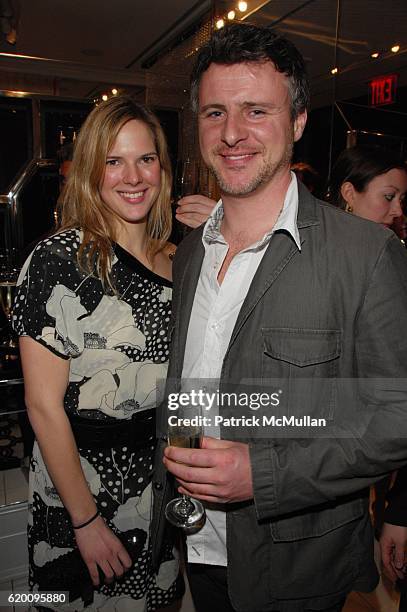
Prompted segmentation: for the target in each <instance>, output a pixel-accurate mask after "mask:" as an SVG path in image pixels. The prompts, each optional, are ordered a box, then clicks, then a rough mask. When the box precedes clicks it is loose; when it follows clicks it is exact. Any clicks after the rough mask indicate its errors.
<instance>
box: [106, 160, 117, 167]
mask: <svg viewBox="0 0 407 612" xmlns="http://www.w3.org/2000/svg"><path fill="white" fill-rule="evenodd" d="M118 163H119V160H118V159H107V160H106V166H117V164H118Z"/></svg>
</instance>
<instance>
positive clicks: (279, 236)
mask: <svg viewBox="0 0 407 612" xmlns="http://www.w3.org/2000/svg"><path fill="white" fill-rule="evenodd" d="M298 198H299V204H298V217H297V225H298V229H299V232H300V240H301V249H303V248H304V244H305V242H306V231H304V230H305V228H307V227H310V226H313V225H318V224H319V220H318V218H317V203H316V200H315V198H314V197H313V196H312V195H311V194H310V193H309V191H308V190H307V189H306V188H305V187H304V185H303V184H302V183H301V182H300V181H298ZM295 256H299V257H300V256H301V253H300V251H299V250H298V247H297V245H296V244H295V242H294V240H293V238H292V237H291V236H290V235H289V234H288V233H287V232H285V231H283V230H282V231H277V232H276V233H275V234H274V235H273V236H272V238H271V240H270V244H269V245H268V247H267V251H266V253H265V254H264V257H263V259H262V261H261V263H260V265H259V267H258V269H257V272H256V274H255V275H254V278H253V281H252V283H251V285H250V288H249V289H248V291H247V295H246V299H245V300H244V302H243V305H242V307H241V309H240V312H239V315H238V318H237V321H236V324H235V327H234V329H233V332H232V336H231V338H230V342H229V346H228V349H227V351H226V355H227V354H228V352H229V349H230V347H231V346H232V344H233V342H234V341H235V339H236V337H237V335H238V334H239V332H240V330H241V329H242V327H243V325H244V324H245V321H246V320H247V318H248V317H249V316H250V313H251V312H252V311H253V309H254V308H255V307H256V305H257V304H258V302H259V301H260V300H261V298H262V297H263V295H264V294H265V293H266V292H267V291H268V290H269V289H270V287H271V285H272V284H273V283H274V281H275V280H276V278H278V276H279V275H280V274H281V272H282V271H283V270H284V268H285V267H286V266H287V265H288V264H289V262H290V261H291V260H292V258H293V257H295ZM226 355H225V357H226Z"/></svg>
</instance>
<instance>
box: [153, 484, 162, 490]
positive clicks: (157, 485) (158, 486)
mask: <svg viewBox="0 0 407 612" xmlns="http://www.w3.org/2000/svg"><path fill="white" fill-rule="evenodd" d="M154 488H155V489H157V491H161V489H162V488H163V486H162V484H161V482H155V483H154Z"/></svg>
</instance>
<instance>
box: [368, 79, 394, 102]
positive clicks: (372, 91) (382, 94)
mask: <svg viewBox="0 0 407 612" xmlns="http://www.w3.org/2000/svg"><path fill="white" fill-rule="evenodd" d="M396 92H397V74H386V75H384V76H380V77H376V78H375V79H373V80H372V81H369V104H370V106H383V105H384V104H393V102H395V101H396Z"/></svg>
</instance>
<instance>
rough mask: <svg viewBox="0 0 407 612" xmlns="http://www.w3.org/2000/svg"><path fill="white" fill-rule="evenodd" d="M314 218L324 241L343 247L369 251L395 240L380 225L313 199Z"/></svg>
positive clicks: (389, 232)
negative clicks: (321, 231) (317, 222)
mask: <svg viewBox="0 0 407 612" xmlns="http://www.w3.org/2000/svg"><path fill="white" fill-rule="evenodd" d="M313 200H314V203H315V211H316V217H317V219H318V221H319V224H320V225H321V226H322V228H323V234H324V239H325V240H328V241H329V242H330V243H331V244H333V245H335V244H338V243H340V244H341V245H342V246H343V247H344V246H345V245H346V247H348V248H351V247H352V246H354V247H357V248H358V250H360V249H361V247H363V246H364V247H365V248H366V249H368V250H369V249H370V248H372V247H373V246H375V247H376V248H377V247H380V246H384V245H385V244H386V243H387V242H388V241H389V240H392V239H394V238H395V236H394V233H393V232H392V231H391V230H389V229H388V228H385V227H383V226H382V225H381V224H380V223H375V222H374V221H369V220H368V219H362V217H357V216H356V215H353V214H351V213H349V212H346V211H345V210H343V209H342V208H338V207H337V206H334V205H332V204H329V203H328V202H325V201H323V200H318V199H316V198H313Z"/></svg>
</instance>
